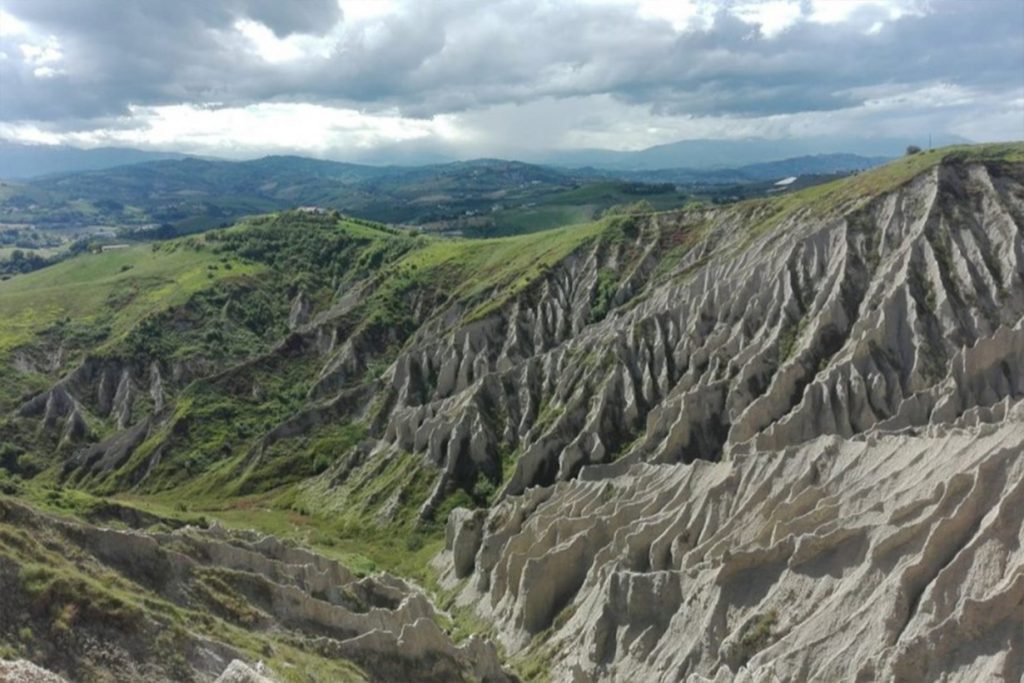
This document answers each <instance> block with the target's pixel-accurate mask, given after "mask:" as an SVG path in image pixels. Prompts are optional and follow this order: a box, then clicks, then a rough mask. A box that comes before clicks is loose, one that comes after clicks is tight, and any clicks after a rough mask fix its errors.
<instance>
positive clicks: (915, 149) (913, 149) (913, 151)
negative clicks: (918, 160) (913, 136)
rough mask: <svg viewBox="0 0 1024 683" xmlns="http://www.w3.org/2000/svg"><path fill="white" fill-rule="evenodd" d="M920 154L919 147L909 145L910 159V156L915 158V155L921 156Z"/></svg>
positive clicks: (908, 153) (908, 154)
mask: <svg viewBox="0 0 1024 683" xmlns="http://www.w3.org/2000/svg"><path fill="white" fill-rule="evenodd" d="M920 152H921V148H920V147H918V146H917V145H908V146H907V156H908V157H909V156H913V155H914V154H919V153H920Z"/></svg>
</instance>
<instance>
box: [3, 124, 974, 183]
mask: <svg viewBox="0 0 1024 683" xmlns="http://www.w3.org/2000/svg"><path fill="white" fill-rule="evenodd" d="M920 137H921V139H917V138H860V137H828V138H824V137H814V138H803V139H783V140H769V139H766V138H748V139H742V140H683V141H680V142H673V143H670V144H666V145H657V146H655V147H648V148H647V149H642V150H638V151H615V150H607V149H578V150H563V151H551V152H544V153H528V152H523V153H522V154H521V155H519V156H517V157H516V158H515V159H514V160H515V161H522V162H526V163H532V164H540V165H545V166H556V167H560V168H568V169H584V168H586V169H597V170H605V171H608V170H610V171H655V170H664V169H674V170H676V169H686V170H687V171H709V170H716V171H720V170H734V169H736V168H739V167H746V166H752V165H759V164H770V163H775V162H779V161H784V160H792V159H799V158H802V157H823V158H831V159H832V160H831V161H825V162H824V163H831V164H834V165H835V167H836V170H838V171H843V170H852V169H849V168H847V167H845V166H844V163H845V162H844V161H842V159H843V158H845V159H847V160H849V159H851V158H853V157H865V158H868V159H870V160H872V162H873V163H872V165H874V163H875V162H877V161H878V160H879V159H883V158H893V157H897V156H900V155H901V154H903V152H904V151H905V149H906V147H907V146H908V145H911V144H914V145H917V146H919V147H922V148H925V147H927V146H928V144H929V140H928V135H927V134H925V135H923V136H920ZM965 142H968V141H967V140H965V139H963V138H960V137H957V136H953V135H936V136H934V138H933V139H932V140H931V143H932V145H933V146H935V147H939V146H945V145H952V144H962V143H965ZM187 156H192V155H186V154H180V153H175V152H151V151H145V150H139V149H129V148H119V147H100V148H95V149H79V148H76V147H69V146H61V145H25V144H20V143H16V142H11V141H3V140H0V178H4V179H7V180H15V179H25V178H34V177H39V176H43V175H48V174H54V173H73V172H78V171H89V170H102V169H107V168H114V167H117V166H124V165H128V164H137V163H143V162H147V161H161V160H168V159H172V160H175V159H178V160H180V159H183V158H186V157H187ZM202 158H205V159H208V160H216V159H214V158H213V157H202ZM273 158H282V159H302V158H305V157H298V156H282V157H273ZM307 161H309V162H310V163H312V164H316V163H342V162H328V161H324V160H318V159H307ZM359 161H360V163H358V164H348V166H351V167H356V166H359V167H366V166H377V167H388V166H402V167H405V168H411V167H424V166H426V167H437V166H444V165H446V164H449V163H456V162H455V158H454V156H453V155H445V154H442V153H441V152H435V153H430V154H427V153H425V152H422V153H417V154H413V153H412V151H410V150H404V149H399V148H393V149H392V148H388V149H387V150H384V151H381V152H380V153H377V154H373V155H371V156H369V157H362V158H360V160H359ZM320 168H327V167H324V166H321V167H320ZM802 172H804V173H808V172H811V171H807V170H804V171H802Z"/></svg>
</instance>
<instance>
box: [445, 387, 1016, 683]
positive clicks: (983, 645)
mask: <svg viewBox="0 0 1024 683" xmlns="http://www.w3.org/2000/svg"><path fill="white" fill-rule="evenodd" d="M1001 409H1002V411H1005V412H1004V414H1003V416H1002V419H1000V420H999V421H997V422H995V423H987V424H979V422H980V420H979V419H978V418H979V417H980V415H979V413H980V412H983V411H982V410H981V409H977V408H975V409H971V410H970V411H968V413H967V414H965V415H964V416H963V417H962V418H961V420H959V421H958V423H957V424H956V425H948V426H947V425H942V426H929V427H926V428H923V429H921V430H919V431H918V430H903V431H900V432H896V433H892V432H890V433H876V434H872V435H870V436H867V437H855V438H840V437H837V436H822V437H817V438H815V439H812V440H811V441H809V442H807V443H805V444H803V445H802V446H800V447H797V448H788V449H784V450H778V451H755V452H751V453H748V454H744V455H737V456H735V457H732V458H729V459H727V460H724V461H722V462H717V463H709V462H706V461H702V460H696V461H694V462H693V463H691V464H686V465H684V464H674V465H664V464H663V465H651V464H634V465H631V466H629V467H627V468H624V469H619V468H601V467H597V468H585V469H584V470H583V474H582V476H581V477H580V478H579V479H577V480H575V481H572V482H563V483H559V484H556V485H554V486H550V487H538V488H533V489H530V490H529V491H527V492H526V493H525V494H524V495H522V496H517V497H514V498H511V499H509V500H506V501H505V502H504V503H502V504H500V505H499V506H497V507H495V508H494V509H492V510H491V511H490V513H486V512H484V511H479V512H477V513H471V512H469V511H468V510H461V509H460V510H456V511H455V513H453V515H452V516H451V518H450V521H449V529H448V542H447V548H448V549H447V550H446V551H445V552H444V553H443V554H442V555H441V556H439V558H438V561H437V563H438V566H439V567H440V568H442V569H443V570H444V571H446V572H447V582H448V583H449V585H452V586H459V587H460V588H461V593H460V597H459V598H458V599H459V601H460V602H462V603H463V604H466V605H471V606H474V608H475V609H476V610H477V611H478V612H479V613H480V615H481V616H482V617H485V618H487V619H489V620H492V621H493V622H494V623H495V624H497V633H498V635H499V638H500V640H501V641H502V642H503V643H504V645H505V646H506V649H507V651H508V652H509V653H510V654H511V655H512V656H513V657H521V658H525V657H533V658H538V657H539V658H542V659H545V660H547V661H549V662H550V666H551V671H552V674H553V678H554V679H555V680H572V681H622V680H636V681H641V680H642V681H706V680H715V681H722V682H724V681H732V680H740V681H776V680H784V681H789V680H908V681H909V680H922V681H923V680H928V681H934V680H945V681H965V682H966V681H981V680H1006V681H1011V680H1012V681H1015V680H1020V678H1021V676H1022V674H1024V551H1022V542H1024V404H1022V403H1020V402H1018V403H1016V404H1014V405H1012V406H1011V405H1009V404H1008V401H1004V402H1003V403H1001ZM538 634H542V635H540V636H538Z"/></svg>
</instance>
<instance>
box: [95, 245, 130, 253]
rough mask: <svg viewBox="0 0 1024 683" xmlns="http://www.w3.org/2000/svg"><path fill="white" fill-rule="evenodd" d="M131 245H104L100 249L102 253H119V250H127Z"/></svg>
mask: <svg viewBox="0 0 1024 683" xmlns="http://www.w3.org/2000/svg"><path fill="white" fill-rule="evenodd" d="M130 246H131V245H130V244H104V245H103V246H101V247H100V251H101V252H102V251H117V250H118V249H127V248H128V247H130Z"/></svg>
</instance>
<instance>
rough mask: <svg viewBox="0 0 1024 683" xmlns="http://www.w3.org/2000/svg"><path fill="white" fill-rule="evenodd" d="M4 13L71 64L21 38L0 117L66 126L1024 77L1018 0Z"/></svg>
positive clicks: (755, 95) (837, 102) (678, 100)
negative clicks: (807, 17) (300, 40)
mask: <svg viewBox="0 0 1024 683" xmlns="http://www.w3.org/2000/svg"><path fill="white" fill-rule="evenodd" d="M5 9H6V11H8V12H9V13H10V14H12V15H14V16H15V17H17V18H19V19H21V20H23V21H25V22H27V23H28V24H30V26H31V27H32V28H33V30H35V31H38V32H39V33H40V34H42V35H49V34H52V35H54V36H55V37H56V38H57V40H58V41H59V43H60V46H61V50H62V52H63V60H62V61H61V63H60V65H59V66H60V68H61V69H62V70H63V72H64V73H62V74H58V75H54V76H53V77H49V78H40V77H38V76H37V75H36V74H35V73H34V68H33V65H32V64H30V63H26V62H24V61H23V60H21V59H20V53H19V48H18V43H19V42H20V38H19V37H18V36H15V37H13V38H11V39H10V40H7V41H5V45H4V46H3V49H4V51H5V52H6V53H7V54H8V58H7V59H3V60H0V120H6V121H15V120H36V121H44V122H49V123H51V124H52V125H53V126H54V127H55V128H63V127H68V126H71V125H75V126H77V127H78V128H79V129H80V128H81V122H82V120H83V119H85V120H87V119H91V118H96V119H97V121H100V120H105V119H109V117H112V116H117V115H119V114H123V113H124V112H125V111H126V107H127V106H128V105H129V104H137V105H163V104H179V103H191V104H206V103H219V104H223V105H227V106H235V105H244V104H249V103H254V102H263V101H289V102H317V103H327V104H338V105H346V106H356V107H359V108H364V109H371V110H372V109H384V108H397V109H398V110H399V111H400V112H401V113H402V114H404V115H406V116H423V117H427V116H431V115H433V114H437V113H444V112H458V111H464V110H472V109H475V108H480V107H484V106H488V105H494V104H508V103H527V102H531V101H535V100H537V99H539V98H543V97H554V98H567V97H576V96H587V95H594V94H610V95H612V96H613V97H615V98H617V99H619V100H621V101H624V102H629V103H639V104H643V105H646V106H649V107H651V108H652V110H654V111H655V112H656V113H661V114H670V115H695V116H715V115H741V116H763V115H769V114H780V113H794V112H802V111H821V110H832V109H839V108H844V107H850V106H854V105H857V104H859V103H861V102H863V100H864V99H865V97H867V96H869V94H870V89H872V88H878V87H879V86H887V85H893V86H899V87H903V88H907V89H913V88H915V87H924V86H927V85H929V84H934V83H938V82H943V83H949V84H954V85H960V86H964V87H967V88H972V89H980V90H984V91H987V92H998V91H1007V92H1009V91H1014V90H1016V91H1019V90H1020V89H1021V88H1022V87H1024V3H1021V2H1019V1H1018V0H1005V1H1003V0H978V1H976V2H969V3H968V2H957V1H955V0H946V1H944V2H933V3H931V4H930V6H929V11H928V12H927V13H925V14H924V15H923V16H915V15H906V16H903V17H902V18H900V19H898V20H896V21H891V22H888V21H885V19H887V13H886V11H885V10H884V9H879V8H871V7H864V8H862V9H861V10H859V11H858V12H856V13H855V14H854V15H853V16H852V17H851V18H850V19H849V20H848V21H846V22H843V23H838V24H820V23H812V22H807V21H800V22H797V23H795V24H794V25H792V26H791V27H789V28H788V29H786V30H785V31H784V32H783V33H781V34H779V35H775V36H772V37H765V36H763V35H762V34H760V33H759V32H758V28H757V26H756V25H755V24H753V23H752V22H751V21H745V20H742V19H740V18H738V17H737V16H734V15H733V14H731V13H729V12H727V11H719V12H718V14H717V15H716V17H715V21H714V23H713V25H712V26H711V28H710V29H708V30H690V31H683V32H676V31H674V30H673V29H672V27H671V26H670V25H669V24H668V23H667V22H665V21H661V20H656V19H650V18H643V17H641V16H640V15H639V14H638V13H637V12H636V11H635V10H634V9H633V8H630V7H626V6H620V5H611V6H609V5H600V4H598V5H590V4H588V5H573V4H569V3H559V2H555V3H537V2H532V1H531V2H527V1H522V0H505V1H503V2H488V3H479V2H469V1H455V2H445V3H434V2H431V3H422V2H415V3H410V4H409V5H408V6H407V7H406V8H405V9H404V10H403V11H401V12H399V13H396V14H393V15H388V16H385V17H382V18H381V19H380V20H379V22H375V24H374V26H373V27H372V28H367V27H366V26H365V25H349V24H346V23H345V20H344V18H343V17H342V15H341V13H340V11H339V10H338V8H337V6H336V4H335V3H334V2H333V0H322V1H314V0H304V1H303V2H292V3H284V2H279V1H277V0H226V1H224V2H219V3H217V2H175V3H164V2H127V1H123V0H93V1H90V2H84V1H83V2H68V1H67V0H7V1H6V2H5ZM240 19H250V20H252V21H257V22H259V23H261V24H264V25H265V26H267V28H269V29H270V30H271V31H272V32H273V33H274V34H275V35H277V36H278V37H285V36H289V35H293V34H313V35H325V34H328V33H331V35H334V34H335V33H336V34H337V36H338V40H337V43H336V44H335V45H334V47H333V51H332V52H331V54H330V55H329V56H328V57H326V58H323V57H319V56H314V57H310V58H309V59H301V60H295V61H290V62H284V63H276V64H274V63H268V62H266V61H264V60H263V59H261V58H260V57H259V56H257V55H256V54H254V53H253V52H252V51H251V49H250V47H251V46H250V45H249V44H248V42H247V40H246V39H245V38H244V37H243V36H242V35H241V34H239V33H238V31H237V30H236V29H235V23H236V22H237V21H238V20H240ZM339 22H341V23H340V25H338V23H339ZM876 22H882V23H881V24H880V25H879V26H876V29H877V30H875V31H870V30H869V29H870V28H871V27H872V26H873V25H875V23H876ZM332 32H333V33H332ZM72 122H75V123H74V124H72Z"/></svg>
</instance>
